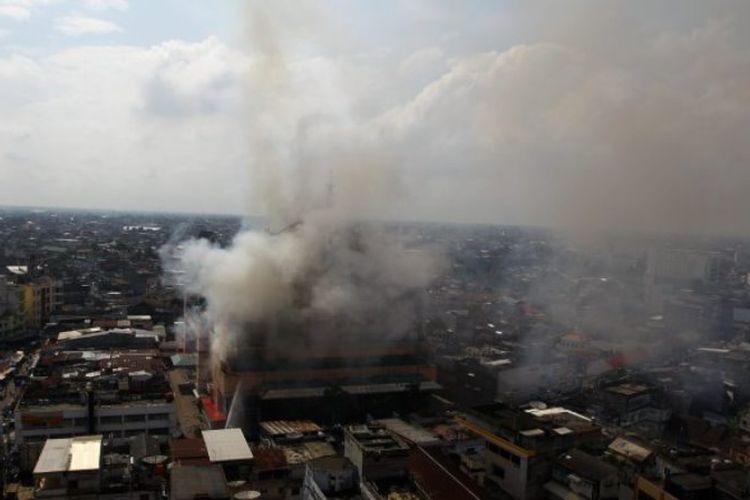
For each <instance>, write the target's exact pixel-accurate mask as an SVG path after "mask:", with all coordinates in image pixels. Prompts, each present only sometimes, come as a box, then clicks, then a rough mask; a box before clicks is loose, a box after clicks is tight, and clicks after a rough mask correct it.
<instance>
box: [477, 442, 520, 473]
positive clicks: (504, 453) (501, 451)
mask: <svg viewBox="0 0 750 500" xmlns="http://www.w3.org/2000/svg"><path fill="white" fill-rule="evenodd" d="M485 444H486V447H487V449H488V450H489V451H491V452H492V453H494V454H495V455H499V456H501V457H502V458H504V459H505V460H508V461H509V462H511V463H512V464H513V465H514V466H515V467H519V466H520V465H521V457H519V456H518V455H516V454H514V453H511V452H509V451H508V450H506V449H505V448H501V447H500V446H497V445H496V444H495V443H491V442H489V441H485Z"/></svg>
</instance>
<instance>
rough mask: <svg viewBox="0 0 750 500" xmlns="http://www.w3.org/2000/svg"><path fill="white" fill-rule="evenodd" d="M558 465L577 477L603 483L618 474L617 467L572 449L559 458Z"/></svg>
mask: <svg viewBox="0 0 750 500" xmlns="http://www.w3.org/2000/svg"><path fill="white" fill-rule="evenodd" d="M557 463H559V464H560V465H561V466H563V467H565V468H566V469H568V470H570V471H571V472H573V473H575V474H576V475H577V476H580V477H583V478H586V479H590V480H592V481H603V480H604V479H607V478H608V477H611V476H614V475H616V474H617V469H616V468H615V467H613V466H611V465H609V464H608V463H606V462H604V461H603V460H599V459H598V458H596V457H593V456H591V455H589V454H588V453H586V452H585V451H582V450H578V449H572V450H569V451H567V452H565V453H563V454H562V455H560V457H559V458H558V460H557Z"/></svg>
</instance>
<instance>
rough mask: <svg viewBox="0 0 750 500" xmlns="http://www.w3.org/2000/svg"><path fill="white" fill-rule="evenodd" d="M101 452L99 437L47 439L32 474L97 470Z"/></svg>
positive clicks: (100, 438) (100, 437)
mask: <svg viewBox="0 0 750 500" xmlns="http://www.w3.org/2000/svg"><path fill="white" fill-rule="evenodd" d="M101 451H102V436H101V435H94V436H78V437H74V438H64V439H48V440H47V442H46V443H44V448H43V449H42V454H41V455H40V456H39V460H38V461H37V463H36V467H34V474H51V473H56V472H82V471H93V470H98V469H99V464H100V460H101Z"/></svg>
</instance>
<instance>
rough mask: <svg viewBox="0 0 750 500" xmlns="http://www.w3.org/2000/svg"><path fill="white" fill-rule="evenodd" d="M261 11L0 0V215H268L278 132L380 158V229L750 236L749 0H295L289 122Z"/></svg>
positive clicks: (290, 25)
mask: <svg viewBox="0 0 750 500" xmlns="http://www.w3.org/2000/svg"><path fill="white" fill-rule="evenodd" d="M272 3H273V2H272ZM252 4H253V2H250V1H247V2H243V1H240V0H236V1H229V0H227V1H219V0H216V1H201V0H76V1H73V0H67V1H66V0H0V204H2V205H42V206H68V207H92V208H115V209H138V210H169V211H191V212H202V211H208V212H225V213H226V212H236V213H242V212H246V211H248V210H250V211H257V210H258V208H259V207H258V205H257V203H256V200H254V199H253V194H252V193H253V190H252V189H251V186H252V183H253V179H252V177H253V175H252V172H254V170H253V169H252V168H248V165H252V163H253V161H258V156H257V155H256V154H255V152H254V151H253V150H252V149H253V141H252V140H251V137H252V134H253V133H254V131H253V127H258V126H263V124H264V123H268V126H269V127H273V130H272V132H271V133H272V134H274V137H276V138H277V140H278V142H279V143H280V144H289V145H290V146H289V147H290V149H299V148H305V151H306V152H305V156H304V158H308V157H309V158H313V159H315V158H318V159H321V158H322V160H320V161H325V160H326V159H330V157H331V154H332V151H344V150H342V148H341V144H342V143H346V142H347V141H349V139H350V138H353V137H356V138H357V140H358V141H360V142H361V141H363V140H365V141H366V142H367V144H368V145H369V146H368V150H370V151H378V152H382V153H383V154H385V155H387V157H388V159H389V160H388V161H389V162H392V163H393V164H394V165H396V166H397V169H396V171H397V176H398V183H397V184H398V185H397V186H395V185H394V186H393V189H394V190H396V191H398V193H399V196H398V197H397V199H394V201H393V202H392V205H390V206H388V207H381V209H380V213H378V214H375V215H378V216H383V217H402V218H407V219H429V220H451V221H456V220H460V221H479V222H500V223H535V224H557V225H570V226H577V225H582V226H595V227H623V228H627V229H670V230H675V231H681V230H698V231H712V232H714V231H715V232H745V231H748V230H750V221H748V220H746V219H750V218H748V217H746V216H745V214H746V213H748V211H750V196H748V191H749V190H750V140H749V139H748V136H750V133H749V132H748V131H749V130H750V31H748V30H747V29H746V27H747V26H748V25H749V24H750V2H747V1H746V0H735V1H731V0H726V1H711V2H708V1H704V0H673V1H663V2H651V1H647V0H643V1H637V0H627V1H626V0H612V1H605V2H602V1H598V0H590V1H581V0H568V1H555V0H539V1H528V0H525V1H515V2H513V1H497V0H487V1H464V2H454V1H445V2H437V1H434V2H433V1H428V0H401V1H396V0H394V1H382V0H371V1H356V2H352V1H346V0H339V1H327V2H322V1H321V2H305V1H298V2H293V3H292V7H287V9H286V10H284V9H283V8H281V9H280V10H279V11H277V12H275V14H274V15H275V16H276V17H275V19H276V24H275V27H274V31H275V33H274V34H273V37H274V38H276V39H277V40H280V41H281V42H280V43H281V44H282V45H283V49H284V51H285V58H286V66H287V70H288V72H289V73H290V74H289V78H288V79H287V80H286V81H287V84H286V85H287V89H286V92H285V93H284V94H283V96H284V101H283V104H279V103H278V102H277V101H274V100H273V99H266V97H267V96H260V95H256V94H253V92H252V91H251V90H250V91H249V90H248V89H249V88H250V89H252V86H248V84H247V82H248V80H252V78H253V71H255V70H257V67H258V66H257V62H258V57H259V54H262V53H263V52H264V51H265V50H267V47H258V46H256V45H257V40H259V39H262V38H263V37H258V36H257V34H253V36H248V30H252V29H253V26H254V25H253V23H252V22H249V21H248V18H249V17H250V14H252V8H251V7H252ZM265 4H266V5H267V4H268V3H267V2H266V3H265ZM270 102H273V103H274V104H273V105H270V104H269V103H270ZM279 105H283V107H284V113H283V116H284V119H285V121H284V122H283V123H279V122H278V121H276V122H266V121H264V120H263V119H259V117H263V116H265V115H273V114H274V112H275V110H276V109H277V108H275V107H274V106H279ZM330 124H332V125H330ZM301 137H302V139H301ZM334 137H335V140H334ZM363 138H364V139H363ZM332 144H335V147H334V146H332ZM360 160H362V163H363V164H365V165H369V163H368V162H367V161H366V159H363V158H357V155H352V157H351V158H348V157H347V158H346V161H349V162H354V163H356V162H359V161H360ZM380 164H381V163H380V162H375V163H373V165H374V166H373V167H372V168H379V165H380ZM363 182H365V181H363ZM341 189H345V188H341Z"/></svg>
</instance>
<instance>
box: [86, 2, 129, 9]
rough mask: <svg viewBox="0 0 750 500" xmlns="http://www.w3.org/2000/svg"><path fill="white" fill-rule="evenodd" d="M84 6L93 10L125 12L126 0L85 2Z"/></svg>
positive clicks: (127, 5) (126, 7)
mask: <svg viewBox="0 0 750 500" xmlns="http://www.w3.org/2000/svg"><path fill="white" fill-rule="evenodd" d="M85 2H86V6H87V7H89V8H91V9H94V10H109V9H114V10H127V9H128V7H129V4H128V1H127V0H85Z"/></svg>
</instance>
